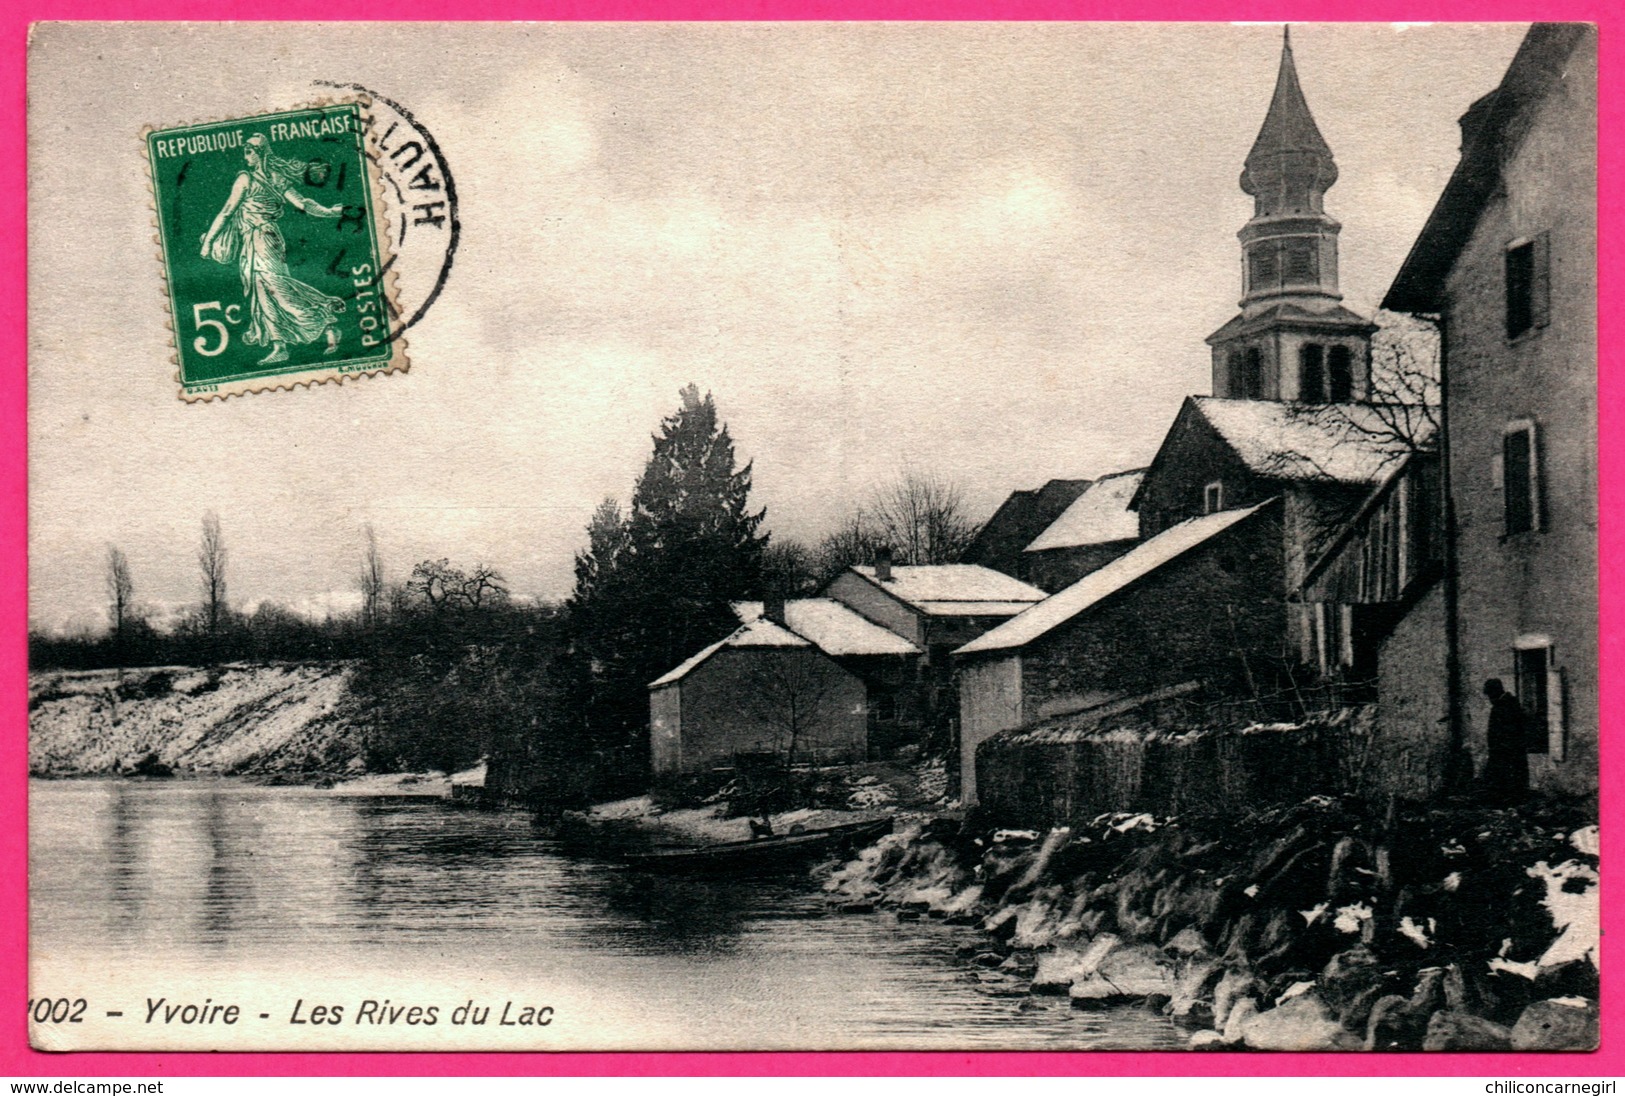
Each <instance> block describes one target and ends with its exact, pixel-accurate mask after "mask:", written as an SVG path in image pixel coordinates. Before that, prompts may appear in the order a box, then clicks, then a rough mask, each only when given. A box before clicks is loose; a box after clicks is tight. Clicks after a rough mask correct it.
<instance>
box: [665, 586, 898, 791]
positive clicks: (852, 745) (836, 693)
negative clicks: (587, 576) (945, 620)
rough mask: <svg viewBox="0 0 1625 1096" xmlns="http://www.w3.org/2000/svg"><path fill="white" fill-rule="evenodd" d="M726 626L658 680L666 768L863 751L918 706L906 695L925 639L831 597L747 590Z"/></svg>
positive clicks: (826, 759)
mask: <svg viewBox="0 0 1625 1096" xmlns="http://www.w3.org/2000/svg"><path fill="white" fill-rule="evenodd" d="M733 609H734V613H735V615H737V616H738V617H739V618H740V620H741V622H742V623H741V624H740V627H739V628H738V629H736V630H735V631H734V632H733V633H731V634H730V635H728V636H727V637H726V638H724V639H722V640H720V641H718V642H716V643H713V644H711V645H710V646H709V647H706V648H704V649H703V650H701V651H699V652H697V653H696V654H695V655H694V656H693V657H692V658H689V659H688V660H687V661H685V662H684V663H682V664H681V665H680V666H677V667H676V668H675V669H673V670H672V671H671V672H669V673H667V674H664V675H662V676H661V677H660V678H658V679H656V680H655V681H653V682H651V683H650V685H649V735H650V749H651V754H652V760H653V766H654V771H655V773H656V774H660V775H673V774H678V773H693V772H704V771H708V770H712V769H727V768H732V767H733V765H734V759H735V758H736V757H737V756H739V755H741V754H753V755H760V754H774V755H777V756H779V757H781V758H783V759H784V760H785V761H786V763H791V764H794V763H799V762H804V761H805V762H815V763H820V764H837V763H844V762H855V761H862V760H864V759H865V758H866V757H867V756H868V753H869V747H870V732H871V728H872V726H875V725H876V724H877V723H878V727H877V728H876V729H877V731H878V732H879V733H880V734H881V735H882V736H884V735H885V734H886V733H887V732H891V731H893V730H894V725H895V724H896V723H897V722H898V721H899V719H900V717H902V716H905V715H906V713H907V712H908V711H910V710H911V709H910V708H909V707H908V704H907V697H906V696H902V697H900V696H899V695H898V694H899V692H900V685H901V683H906V682H911V681H912V679H913V676H914V675H913V673H912V667H913V664H914V663H915V662H917V661H918V659H919V656H920V654H921V652H920V649H919V648H918V647H916V646H914V645H913V644H912V643H909V642H908V641H907V640H905V639H903V638H902V637H900V636H897V635H895V634H893V633H892V632H889V631H887V630H886V629H884V628H882V627H880V626H878V625H876V624H873V623H871V622H869V621H867V620H865V619H864V618H863V617H861V616H859V615H858V614H857V613H855V612H853V611H852V610H851V609H848V608H847V607H846V606H844V605H841V604H840V603H839V602H835V601H831V600H829V599H827V598H805V599H799V600H795V601H788V602H784V601H780V602H769V603H767V604H766V605H764V604H763V603H762V602H739V603H736V604H735V605H734V606H733Z"/></svg>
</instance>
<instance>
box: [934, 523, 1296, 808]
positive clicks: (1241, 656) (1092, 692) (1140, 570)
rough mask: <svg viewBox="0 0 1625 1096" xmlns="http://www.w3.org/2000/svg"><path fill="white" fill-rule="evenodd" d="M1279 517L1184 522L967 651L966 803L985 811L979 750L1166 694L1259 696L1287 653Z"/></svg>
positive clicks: (962, 660) (963, 723) (962, 658)
mask: <svg viewBox="0 0 1625 1096" xmlns="http://www.w3.org/2000/svg"><path fill="white" fill-rule="evenodd" d="M1279 513H1280V506H1279V505H1278V504H1275V503H1273V502H1271V501H1265V502H1263V503H1260V504H1257V505H1254V506H1250V507H1246V508H1243V509H1234V510H1223V511H1218V512H1215V513H1212V514H1206V515H1203V516H1200V517H1194V518H1190V519H1188V520H1186V521H1182V522H1179V523H1178V524H1176V525H1173V526H1172V527H1170V528H1168V529H1165V530H1163V531H1162V532H1161V533H1159V534H1158V535H1156V536H1154V537H1152V538H1150V539H1149V540H1146V541H1144V542H1142V543H1140V544H1138V545H1136V546H1135V547H1134V548H1133V549H1132V550H1130V551H1129V552H1127V553H1126V554H1124V555H1121V556H1119V557H1118V558H1116V559H1114V560H1112V561H1111V562H1110V563H1108V564H1106V565H1105V566H1104V567H1102V568H1100V569H1099V570H1097V571H1094V572H1092V573H1091V574H1089V575H1087V576H1085V577H1084V578H1082V579H1080V580H1079V581H1078V582H1076V583H1074V584H1073V585H1071V586H1069V587H1067V588H1066V589H1065V590H1062V591H1061V592H1060V593H1058V594H1054V595H1052V596H1051V597H1050V598H1048V599H1047V600H1045V601H1043V602H1040V603H1039V604H1037V605H1034V606H1033V607H1031V608H1030V609H1028V610H1026V611H1025V612H1023V613H1022V614H1020V615H1019V616H1016V617H1014V618H1012V619H1011V620H1009V621H1008V622H1006V623H1004V624H1001V625H1000V626H999V627H997V628H994V629H993V630H992V631H990V632H988V633H987V634H986V635H983V636H981V637H980V638H979V639H976V640H973V641H971V642H970V643H967V644H966V645H965V646H963V647H961V648H959V650H958V651H956V652H955V653H954V654H955V657H956V658H957V659H958V660H959V664H960V667H961V669H960V697H961V700H960V743H961V751H962V752H961V758H960V766H961V769H960V773H961V776H960V798H961V800H962V801H963V802H964V803H966V804H967V805H969V804H972V803H975V802H976V800H977V794H976V785H977V769H976V751H977V747H978V746H980V745H981V744H982V743H984V742H986V741H987V740H988V739H989V738H991V737H992V736H994V735H995V734H997V733H999V732H1000V731H1005V730H1010V729H1013V728H1018V727H1023V726H1028V725H1031V724H1034V723H1038V722H1041V721H1043V720H1046V719H1050V718H1054V717H1057V716H1064V715H1071V714H1074V713H1078V712H1084V711H1088V710H1090V709H1097V708H1105V707H1114V708H1122V707H1123V705H1124V702H1125V701H1133V700H1135V699H1136V698H1141V697H1146V696H1149V695H1151V694H1155V693H1157V692H1158V691H1159V690H1163V689H1166V688H1168V687H1175V686H1183V685H1187V684H1188V685H1193V686H1197V687H1199V688H1200V689H1201V690H1202V691H1204V692H1206V693H1208V694H1210V695H1211V694H1214V693H1218V694H1232V695H1233V694H1238V693H1239V694H1246V693H1248V692H1250V691H1252V690H1253V689H1254V688H1255V686H1256V685H1257V683H1258V682H1259V679H1260V677H1261V675H1263V674H1264V673H1265V669H1266V667H1265V665H1264V663H1265V661H1268V660H1271V659H1275V658H1278V654H1279V652H1280V650H1281V648H1282V646H1283V643H1284V631H1285V622H1284V621H1285V608H1286V606H1285V592H1286V591H1285V586H1284V581H1283V579H1284V576H1283V572H1282V568H1281V526H1280V518H1279ZM1254 655H1256V656H1258V658H1259V662H1258V664H1257V665H1256V666H1255V665H1253V664H1251V663H1250V658H1251V657H1252V656H1254Z"/></svg>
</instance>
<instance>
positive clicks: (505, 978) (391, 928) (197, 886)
mask: <svg viewBox="0 0 1625 1096" xmlns="http://www.w3.org/2000/svg"><path fill="white" fill-rule="evenodd" d="M29 816H30V854H31V860H30V871H29V882H30V889H31V916H30V920H31V930H32V937H31V942H30V961H31V967H32V985H31V987H30V996H31V997H35V998H41V997H45V998H52V997H55V998H67V999H69V1000H70V1001H78V1000H80V999H83V1000H84V1001H85V1002H86V1003H85V1005H84V1006H78V1005H75V1006H74V1008H75V1009H76V1010H77V1011H79V1013H80V1015H81V1019H80V1022H79V1023H78V1024H72V1023H44V1024H40V1025H36V1027H35V1031H36V1039H37V1040H39V1041H41V1042H43V1043H45V1044H48V1045H51V1046H57V1047H63V1048H69V1047H89V1046H97V1047H105V1048H151V1049H168V1048H175V1049H181V1048H191V1049H199V1048H205V1047H220V1048H242V1049H250V1048H257V1049H268V1048H276V1047H287V1048H290V1049H291V1048H295V1047H298V1048H311V1049H318V1048H321V1049H326V1048H333V1049H338V1048H345V1049H362V1048H377V1049H406V1048H414V1049H453V1048H460V1047H469V1048H472V1047H488V1048H493V1049H496V1048H500V1049H514V1050H517V1049H589V1048H590V1049H641V1050H657V1049H808V1050H812V1049H883V1048H884V1049H983V1050H992V1049H1010V1050H1018V1049H1063V1048H1076V1049H1107V1048H1112V1049H1121V1048H1146V1049H1150V1048H1164V1047H1175V1046H1180V1045H1182V1040H1181V1039H1180V1038H1179V1037H1178V1035H1177V1033H1176V1032H1175V1030H1174V1029H1173V1027H1172V1026H1171V1025H1170V1024H1169V1023H1168V1022H1167V1021H1166V1020H1165V1019H1163V1018H1162V1017H1159V1016H1154V1015H1151V1014H1150V1013H1148V1012H1146V1011H1145V1010H1143V1009H1139V1008H1125V1009H1120V1010H1115V1011H1108V1012H1082V1011H1075V1010H1073V1009H1071V1008H1069V1007H1068V1006H1067V1002H1066V1000H1065V998H1060V999H1048V1000H1046V999H1042V998H1039V999H1027V998H1016V999H1010V998H997V997H991V996H987V995H986V994H984V993H983V992H982V991H981V990H980V989H979V988H978V983H977V980H976V974H977V971H976V968H974V967H973V966H972V965H971V964H969V963H968V962H967V961H965V960H964V959H961V958H958V957H957V954H956V952H957V949H958V948H959V947H960V945H962V944H965V943H967V942H970V941H974V940H975V939H977V935H976V934H975V932H974V931H973V930H970V929H967V928H957V927H953V926H947V925H943V924H940V923H937V922H932V921H921V922H907V923H899V922H898V921H897V920H896V919H895V918H894V917H893V916H891V915H890V914H885V913H881V914H872V915H853V914H840V913H836V912H833V911H831V910H830V909H829V908H828V907H827V906H826V904H825V902H824V900H823V897H822V895H821V893H820V891H819V889H818V887H817V885H816V884H815V883H814V882H812V881H811V880H809V879H787V880H778V881H754V882H747V881H703V880H689V879H672V878H661V877H652V876H649V875H646V874H642V873H637V872H633V871H630V870H628V869H626V868H624V867H622V866H620V865H616V864H610V863H603V862H597V861H592V860H584V859H579V858H574V857H571V856H567V855H564V854H563V853H562V852H561V851H560V850H559V848H558V846H557V845H555V844H553V843H552V842H550V841H548V840H546V839H545V838H544V837H542V836H540V835H538V834H537V833H536V832H535V831H534V830H533V829H532V828H531V826H530V825H529V823H528V820H527V819H526V818H525V817H524V816H522V815H519V814H512V813H496V814H491V813H482V812H475V811H467V810H459V809H455V808H452V807H450V806H449V805H447V804H445V803H443V802H440V801H437V800H426V799H417V800H411V799H379V798H357V797H344V796H340V795H335V794H333V793H331V792H326V791H321V790H318V789H310V788H270V787H261V786H257V785H252V784H244V783H238V782H233V781H225V780H221V781H184V782H183V781H172V782H136V781H115V780H75V781H32V782H31V783H30V804H29ZM160 998H161V999H162V1001H163V1006H161V1007H160V1008H159V1011H158V1012H157V1013H156V1014H154V1013H153V1012H152V1009H151V1006H152V1003H153V1001H155V1000H158V999H160ZM205 1001H208V1002H212V1003H214V1004H221V1003H228V1004H235V1005H237V1006H238V1009H239V1012H238V1020H237V1022H236V1023H235V1024H234V1025H230V1026H227V1025H224V1023H223V1021H221V1020H219V1019H217V1021H216V1023H215V1024H213V1025H208V1024H192V1025H187V1024H184V1023H182V1022H181V1016H180V1014H178V1013H176V1014H173V1015H172V1017H171V1018H170V1019H169V1020H168V1021H167V1022H166V1021H165V1015H166V1013H165V1011H164V1007H165V1006H175V1005H178V1004H185V1003H192V1004H202V1003H203V1002H205ZM385 1001H388V1002H389V1003H388V1005H385V1004H384V1003H383V1002H385ZM367 1002H373V1003H374V1004H373V1007H372V1008H371V1009H370V1010H368V1009H367V1008H366V1004H367ZM470 1002H472V1008H467V1007H465V1008H464V1009H463V1011H462V1016H463V1019H464V1021H465V1022H464V1023H462V1024H455V1023H453V1018H454V1016H455V1015H456V1014H457V1007H458V1006H466V1005H468V1004H469V1003H470ZM318 1005H321V1006H323V1007H325V1008H327V1009H329V1010H330V1011H329V1012H327V1013H326V1014H324V1017H323V1018H324V1019H329V1020H330V1019H332V1018H333V1014H332V1012H331V1009H332V1008H334V1007H337V1008H339V1009H341V1010H342V1011H341V1012H340V1013H339V1018H340V1020H339V1022H338V1023H336V1024H333V1023H327V1024H320V1023H309V1022H308V1021H309V1020H310V1019H311V1017H312V1012H313V1009H314V1008H315V1007H316V1006H318ZM413 1006H415V1007H417V1008H418V1009H419V1010H420V1011H419V1012H418V1013H417V1017H418V1020H419V1022H418V1023H417V1024H412V1023H409V1022H408V1017H409V1015H410V1014H409V1013H408V1012H406V1011H404V1010H405V1009H409V1008H411V1007H413ZM430 1008H433V1009H434V1010H435V1013H434V1017H435V1021H436V1022H435V1023H434V1024H433V1025H428V1024H425V1023H423V1021H424V1019H425V1018H426V1017H427V1016H428V1015H429V1013H428V1010H429V1009H430ZM527 1008H529V1009H532V1010H534V1011H533V1013H532V1015H533V1016H534V1017H536V1018H546V1019H548V1020H549V1021H550V1022H549V1023H547V1024H545V1025H539V1026H538V1025H521V1024H515V1023H508V1024H503V1023H501V1019H502V1018H503V1013H504V1011H506V1013H507V1019H509V1020H510V1021H512V1020H516V1019H519V1018H521V1017H523V1016H524V1015H525V1013H524V1010H525V1009H527ZM544 1008H545V1009H551V1010H552V1011H551V1012H546V1013H544V1012H542V1010H543V1009H544ZM392 1009H393V1010H395V1011H394V1012H391V1010H392ZM482 1009H485V1010H489V1011H487V1012H485V1014H484V1015H485V1018H486V1022H485V1023H484V1024H478V1023H474V1022H473V1021H474V1020H476V1019H477V1018H478V1017H479V1016H480V1015H481V1012H480V1010H482ZM62 1011H64V1010H61V1009H59V1011H58V1015H59V1016H60V1015H61V1013H62ZM110 1012H111V1013H122V1015H116V1016H108V1015H107V1013H110ZM216 1015H217V1017H218V1016H219V1014H218V1012H217V1013H216ZM301 1020H303V1021H306V1022H302V1023H301V1022H298V1021H301Z"/></svg>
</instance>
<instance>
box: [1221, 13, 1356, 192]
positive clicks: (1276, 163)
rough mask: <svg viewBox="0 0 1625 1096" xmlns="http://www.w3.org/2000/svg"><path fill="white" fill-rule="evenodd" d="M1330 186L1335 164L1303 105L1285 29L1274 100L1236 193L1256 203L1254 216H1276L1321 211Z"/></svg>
mask: <svg viewBox="0 0 1625 1096" xmlns="http://www.w3.org/2000/svg"><path fill="white" fill-rule="evenodd" d="M1335 182H1337V164H1336V163H1335V162H1333V160H1332V150H1331V147H1330V146H1328V145H1327V144H1326V138H1324V137H1322V136H1321V135H1320V127H1319V126H1317V125H1315V118H1314V115H1312V114H1310V113H1309V104H1308V103H1307V102H1305V101H1304V98H1303V88H1302V87H1301V86H1300V85H1299V84H1298V66H1297V65H1296V64H1294V63H1293V60H1292V29H1291V28H1290V27H1288V28H1286V29H1285V31H1284V32H1283V35H1282V43H1281V70H1280V72H1279V73H1278V74H1277V75H1276V77H1275V95H1274V97H1273V98H1272V99H1271V100H1270V109H1269V113H1268V114H1266V115H1265V116H1264V125H1263V128H1261V129H1260V130H1259V131H1258V137H1257V139H1256V140H1254V141H1253V148H1252V151H1251V152H1249V153H1247V166H1246V167H1245V168H1243V169H1242V172H1241V189H1242V190H1244V191H1245V192H1247V193H1248V194H1251V195H1252V196H1253V197H1254V198H1256V199H1257V211H1256V213H1255V216H1260V217H1265V216H1281V215H1282V214H1289V213H1311V212H1313V213H1319V212H1321V202H1322V199H1323V198H1324V197H1325V194H1326V191H1328V190H1330V189H1331V186H1332V184H1333V183H1335Z"/></svg>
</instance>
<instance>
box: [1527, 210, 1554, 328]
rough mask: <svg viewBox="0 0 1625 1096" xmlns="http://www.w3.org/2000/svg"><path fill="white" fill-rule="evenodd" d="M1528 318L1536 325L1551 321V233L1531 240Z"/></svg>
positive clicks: (1541, 325)
mask: <svg viewBox="0 0 1625 1096" xmlns="http://www.w3.org/2000/svg"><path fill="white" fill-rule="evenodd" d="M1529 319H1530V321H1531V322H1532V323H1533V324H1534V325H1535V326H1536V327H1545V326H1546V325H1547V324H1549V323H1551V322H1552V234H1551V233H1550V232H1542V233H1541V234H1540V235H1538V236H1536V237H1535V239H1534V241H1533V250H1532V253H1531V255H1530V272H1529Z"/></svg>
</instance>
